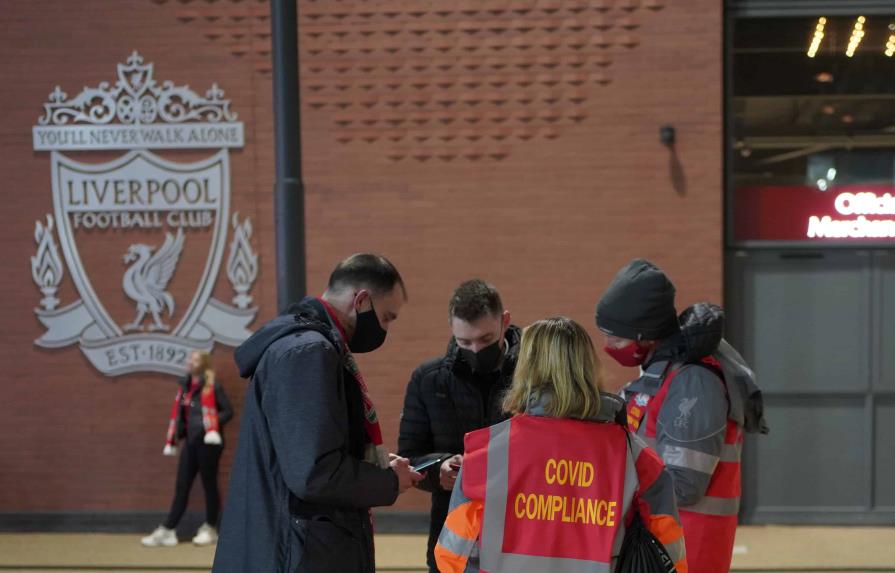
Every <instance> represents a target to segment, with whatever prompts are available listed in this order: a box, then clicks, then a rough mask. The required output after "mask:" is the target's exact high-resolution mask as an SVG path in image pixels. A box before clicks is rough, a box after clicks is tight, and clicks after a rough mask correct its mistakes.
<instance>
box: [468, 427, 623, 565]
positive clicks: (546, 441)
mask: <svg viewBox="0 0 895 573" xmlns="http://www.w3.org/2000/svg"><path fill="white" fill-rule="evenodd" d="M629 464H633V460H630V459H629V448H628V438H627V436H626V434H625V431H624V429H623V428H622V427H620V426H619V425H617V424H612V423H597V422H586V421H578V420H568V419H556V418H545V417H536V416H526V415H520V416H516V417H514V418H512V419H511V420H507V421H506V422H503V423H501V424H498V425H496V426H492V427H491V428H485V429H482V430H478V431H475V432H471V433H469V434H467V436H466V454H465V456H464V459H463V481H462V487H463V491H464V493H465V495H466V496H467V497H469V498H473V499H483V500H484V501H485V504H484V517H483V523H482V534H481V554H480V555H481V556H480V567H481V571H482V572H483V573H485V572H492V573H493V572H496V571H514V572H520V573H522V572H529V571H530V572H532V573H535V572H538V573H541V572H543V571H559V570H561V571H563V572H568V573H577V572H581V573H585V572H587V573H593V572H601V571H605V572H606V573H609V571H610V568H611V562H612V556H613V552H614V551H615V552H616V553H617V549H618V546H619V545H620V542H621V539H620V537H621V535H620V532H622V531H624V524H623V520H624V517H625V515H627V511H628V509H629V505H630V503H631V499H632V497H633V493H634V491H633V489H634V488H635V487H636V484H637V481H636V479H637V478H636V474H634V475H633V476H629V478H628V479H627V480H626V469H627V467H628V465H629ZM628 473H629V474H631V473H632V472H628Z"/></svg>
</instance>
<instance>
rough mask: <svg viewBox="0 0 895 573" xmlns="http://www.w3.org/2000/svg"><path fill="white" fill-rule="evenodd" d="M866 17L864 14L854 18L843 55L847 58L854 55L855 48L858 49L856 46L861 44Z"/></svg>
mask: <svg viewBox="0 0 895 573" xmlns="http://www.w3.org/2000/svg"><path fill="white" fill-rule="evenodd" d="M866 21H867V19H866V18H864V16H858V19H857V20H855V27H854V28H853V29H852V31H851V38H849V40H848V48H846V50H845V55H846V56H848V57H849V58H850V57H852V56H854V55H855V50H857V49H858V46H859V45H860V44H861V40H863V39H864V22H866Z"/></svg>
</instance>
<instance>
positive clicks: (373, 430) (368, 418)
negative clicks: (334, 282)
mask: <svg viewBox="0 0 895 573" xmlns="http://www.w3.org/2000/svg"><path fill="white" fill-rule="evenodd" d="M317 300H319V301H320V303H321V304H323V307H324V308H325V309H326V312H327V314H329V318H330V319H331V320H332V323H333V324H334V325H335V326H336V328H338V329H339V334H341V335H342V348H343V350H344V352H345V368H346V369H347V370H348V372H350V373H351V375H352V376H353V377H354V380H355V381H356V382H357V385H358V387H359V388H360V392H361V395H362V396H363V400H364V429H365V430H366V433H367V441H368V442H369V443H371V444H373V445H374V446H381V445H382V428H381V427H380V426H379V416H378V415H377V414H376V407H375V406H373V400H371V399H370V393H369V391H368V390H367V383H366V382H365V381H364V377H363V375H362V374H361V372H360V368H359V367H358V365H357V361H355V360H354V355H352V354H351V351H350V350H349V349H348V343H347V342H346V341H347V340H348V336H347V335H346V334H345V329H344V328H343V327H342V323H341V322H340V321H339V318H338V316H336V311H335V309H333V307H332V306H330V304H329V303H328V302H326V301H325V300H323V299H322V298H318V299H317Z"/></svg>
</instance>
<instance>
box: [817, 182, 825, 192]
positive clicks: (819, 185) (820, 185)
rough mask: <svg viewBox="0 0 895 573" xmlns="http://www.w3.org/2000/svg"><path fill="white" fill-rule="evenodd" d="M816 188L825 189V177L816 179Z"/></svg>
mask: <svg viewBox="0 0 895 573" xmlns="http://www.w3.org/2000/svg"><path fill="white" fill-rule="evenodd" d="M817 188H818V189H820V190H821V191H826V190H827V180H826V179H818V180H817Z"/></svg>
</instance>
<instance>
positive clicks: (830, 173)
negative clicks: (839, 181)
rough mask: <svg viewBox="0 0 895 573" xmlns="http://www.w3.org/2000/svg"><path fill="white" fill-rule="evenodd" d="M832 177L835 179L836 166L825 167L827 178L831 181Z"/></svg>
mask: <svg viewBox="0 0 895 573" xmlns="http://www.w3.org/2000/svg"><path fill="white" fill-rule="evenodd" d="M833 179H836V168H835V167H830V168H829V169H827V180H829V181H832V180H833Z"/></svg>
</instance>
